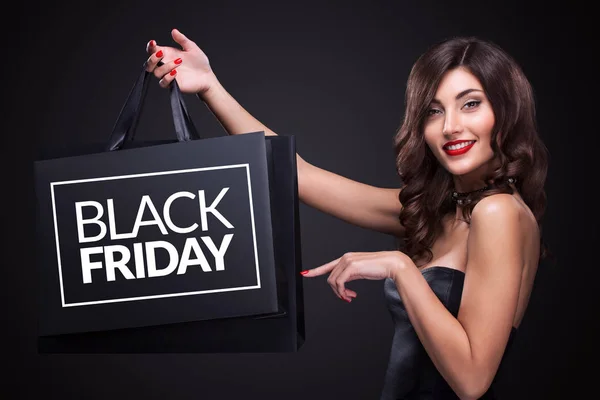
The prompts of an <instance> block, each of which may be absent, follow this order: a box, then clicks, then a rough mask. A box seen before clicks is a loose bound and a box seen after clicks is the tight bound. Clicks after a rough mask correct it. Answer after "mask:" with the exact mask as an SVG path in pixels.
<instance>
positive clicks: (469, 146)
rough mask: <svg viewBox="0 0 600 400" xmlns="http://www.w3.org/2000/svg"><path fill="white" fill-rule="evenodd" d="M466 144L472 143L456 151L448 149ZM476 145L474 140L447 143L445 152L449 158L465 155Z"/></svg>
mask: <svg viewBox="0 0 600 400" xmlns="http://www.w3.org/2000/svg"><path fill="white" fill-rule="evenodd" d="M465 142H471V144H468V145H466V146H463V147H461V148H459V149H455V150H450V149H448V148H447V147H448V146H454V145H458V144H461V143H465ZM474 144H475V141H474V140H455V141H452V142H448V143H446V145H444V147H443V150H444V152H446V154H448V155H449V156H458V155H461V154H465V153H466V152H467V151H469V150H471V147H473V145H474Z"/></svg>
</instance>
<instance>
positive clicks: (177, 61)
mask: <svg viewBox="0 0 600 400" xmlns="http://www.w3.org/2000/svg"><path fill="white" fill-rule="evenodd" d="M182 62H183V60H182V59H181V58H178V59H177V60H175V64H181V63H182Z"/></svg>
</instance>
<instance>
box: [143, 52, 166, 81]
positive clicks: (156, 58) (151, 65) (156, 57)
mask: <svg viewBox="0 0 600 400" xmlns="http://www.w3.org/2000/svg"><path fill="white" fill-rule="evenodd" d="M163 57H164V54H163V51H162V50H158V51H156V52H154V53H152V55H150V57H148V59H147V60H146V71H148V72H154V74H155V75H156V66H157V65H158V63H159V62H160V60H162V58H163ZM163 75H164V73H163ZM160 77H161V76H157V78H160Z"/></svg>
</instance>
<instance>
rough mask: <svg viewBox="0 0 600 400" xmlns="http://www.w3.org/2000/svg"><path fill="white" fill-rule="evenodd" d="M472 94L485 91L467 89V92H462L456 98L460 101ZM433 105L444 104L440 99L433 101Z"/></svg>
mask: <svg viewBox="0 0 600 400" xmlns="http://www.w3.org/2000/svg"><path fill="white" fill-rule="evenodd" d="M471 92H483V90H480V89H466V90H463V91H462V92H460V93H459V94H457V95H456V97H455V99H456V100H458V99H460V98H461V97H464V96H466V95H468V94H469V93H471ZM431 103H435V104H442V102H441V101H439V100H438V99H433V100H431Z"/></svg>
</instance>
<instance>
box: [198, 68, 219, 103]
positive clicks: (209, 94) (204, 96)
mask: <svg viewBox="0 0 600 400" xmlns="http://www.w3.org/2000/svg"><path fill="white" fill-rule="evenodd" d="M224 91H225V89H224V88H223V86H222V85H221V82H219V80H218V79H217V76H216V75H215V74H214V73H212V72H211V77H210V79H209V83H208V84H207V86H206V89H204V90H200V91H199V92H197V93H196V95H197V96H198V98H200V100H202V101H204V102H205V103H210V102H211V101H214V100H215V99H217V98H219V97H222V94H223V92H224Z"/></svg>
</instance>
